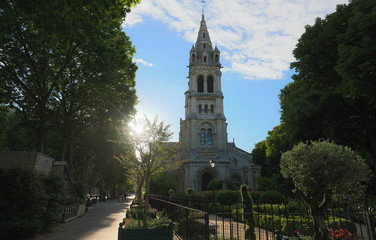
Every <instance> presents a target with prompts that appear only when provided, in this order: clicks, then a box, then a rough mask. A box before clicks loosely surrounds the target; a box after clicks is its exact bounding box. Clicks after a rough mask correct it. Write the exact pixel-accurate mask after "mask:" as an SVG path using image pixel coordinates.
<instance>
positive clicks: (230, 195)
mask: <svg viewBox="0 0 376 240" xmlns="http://www.w3.org/2000/svg"><path fill="white" fill-rule="evenodd" d="M216 200H217V202H219V203H220V204H222V205H232V204H236V203H238V202H239V200H240V194H239V192H238V191H233V190H222V191H219V192H217V194H216Z"/></svg>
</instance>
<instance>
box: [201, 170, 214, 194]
mask: <svg viewBox="0 0 376 240" xmlns="http://www.w3.org/2000/svg"><path fill="white" fill-rule="evenodd" d="M201 178H202V181H201V190H202V191H205V190H207V189H208V183H209V182H210V180H212V175H211V174H210V173H204V174H202V177H201Z"/></svg>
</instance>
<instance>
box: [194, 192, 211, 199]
mask: <svg viewBox="0 0 376 240" xmlns="http://www.w3.org/2000/svg"><path fill="white" fill-rule="evenodd" d="M212 195H213V191H210V190H208V191H200V192H196V193H195V194H194V197H195V199H198V200H203V201H206V200H208V199H209V198H211V197H212Z"/></svg>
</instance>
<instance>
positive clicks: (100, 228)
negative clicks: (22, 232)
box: [34, 198, 133, 240]
mask: <svg viewBox="0 0 376 240" xmlns="http://www.w3.org/2000/svg"><path fill="white" fill-rule="evenodd" d="M127 200H128V202H121V200H120V201H119V200H109V201H105V202H99V203H97V204H93V205H92V207H91V209H89V211H88V212H87V213H86V214H85V215H84V216H82V217H80V218H76V219H74V220H72V221H70V222H67V223H65V224H59V225H58V226H57V227H56V228H54V230H53V231H52V232H47V233H44V234H42V235H39V236H37V237H36V238H34V240H66V239H67V240H96V239H98V240H116V239H117V234H118V227H119V223H120V222H121V221H122V220H123V218H124V217H125V212H126V207H128V206H129V201H132V200H133V199H132V198H131V199H128V198H127Z"/></svg>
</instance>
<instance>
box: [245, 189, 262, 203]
mask: <svg viewBox="0 0 376 240" xmlns="http://www.w3.org/2000/svg"><path fill="white" fill-rule="evenodd" d="M263 193H264V192H263V191H249V194H250V195H251V197H252V199H253V201H257V202H258V201H260V197H261V195H262V194H263Z"/></svg>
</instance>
